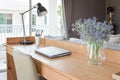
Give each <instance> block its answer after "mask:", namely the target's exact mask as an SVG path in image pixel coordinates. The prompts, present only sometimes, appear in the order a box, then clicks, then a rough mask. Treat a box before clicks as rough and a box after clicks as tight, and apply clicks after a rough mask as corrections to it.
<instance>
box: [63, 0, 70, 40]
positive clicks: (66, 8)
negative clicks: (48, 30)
mask: <svg viewBox="0 0 120 80" xmlns="http://www.w3.org/2000/svg"><path fill="white" fill-rule="evenodd" d="M71 15H72V0H62V36H63V37H64V38H65V39H69V36H70V35H69V30H70V26H71Z"/></svg>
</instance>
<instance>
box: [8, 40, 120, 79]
mask: <svg viewBox="0 0 120 80" xmlns="http://www.w3.org/2000/svg"><path fill="white" fill-rule="evenodd" d="M41 41H42V43H41V44H42V45H43V46H51V45H53V46H57V47H61V48H64V49H68V50H70V51H71V52H72V55H69V56H65V57H59V58H55V59H49V58H46V57H44V56H41V55H40V54H36V53H35V52H34V49H35V46H34V45H28V46H21V45H18V44H13V43H12V44H11V43H10V44H9V39H8V43H7V44H8V45H7V64H8V65H7V74H8V75H7V80H16V73H15V67H14V62H13V58H12V51H13V48H17V49H19V50H21V51H22V52H23V53H27V54H30V55H31V56H32V57H33V60H34V61H35V64H36V67H37V70H38V73H39V74H41V75H43V76H44V77H45V78H47V79H48V80H112V74H113V73H116V72H118V71H120V64H119V62H118V60H119V61H120V55H119V54H120V51H114V50H112V51H111V52H112V53H111V52H110V50H108V49H106V50H105V51H106V52H108V53H107V57H108V61H107V62H105V63H104V64H103V65H90V64H88V60H87V58H86V57H85V49H86V46H85V45H80V44H74V43H69V42H64V41H56V40H50V39H42V40H41ZM110 54H113V55H114V54H117V56H114V57H116V59H114V60H109V59H111V56H110ZM114 57H113V58H114Z"/></svg>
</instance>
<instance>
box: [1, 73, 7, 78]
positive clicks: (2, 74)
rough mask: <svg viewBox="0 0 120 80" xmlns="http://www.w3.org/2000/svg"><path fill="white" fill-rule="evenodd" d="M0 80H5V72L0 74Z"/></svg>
mask: <svg viewBox="0 0 120 80" xmlns="http://www.w3.org/2000/svg"><path fill="white" fill-rule="evenodd" d="M0 80H7V79H6V72H2V73H0Z"/></svg>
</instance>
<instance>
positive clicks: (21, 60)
mask: <svg viewBox="0 0 120 80" xmlns="http://www.w3.org/2000/svg"><path fill="white" fill-rule="evenodd" d="M13 59H14V63H15V69H16V74H17V80H39V77H38V75H37V70H36V67H35V65H34V63H33V60H32V58H31V56H30V55H26V54H24V53H22V52H20V51H18V50H14V52H13Z"/></svg>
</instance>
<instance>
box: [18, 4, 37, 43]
mask: <svg viewBox="0 0 120 80" xmlns="http://www.w3.org/2000/svg"><path fill="white" fill-rule="evenodd" d="M34 8H36V7H35V6H34V7H33V8H31V9H29V10H27V11H25V12H23V13H20V14H21V16H22V23H23V35H24V42H25V41H26V33H25V24H24V16H23V15H24V14H25V13H27V12H29V11H31V10H32V9H34Z"/></svg>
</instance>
